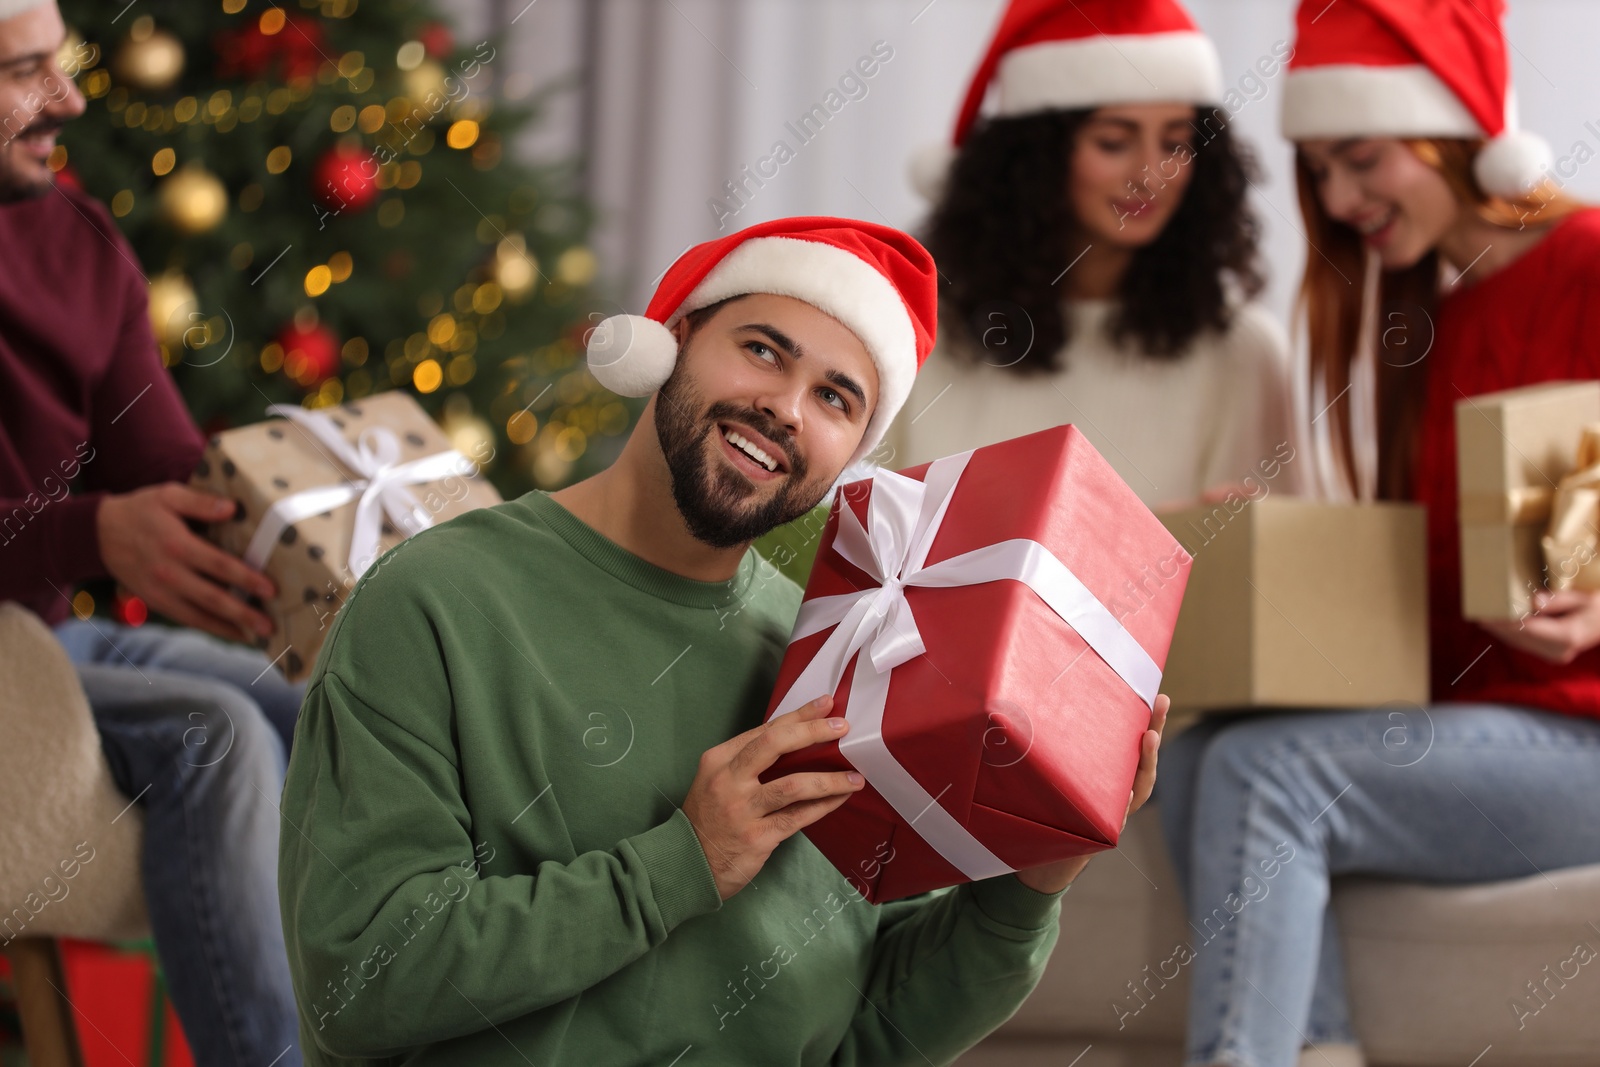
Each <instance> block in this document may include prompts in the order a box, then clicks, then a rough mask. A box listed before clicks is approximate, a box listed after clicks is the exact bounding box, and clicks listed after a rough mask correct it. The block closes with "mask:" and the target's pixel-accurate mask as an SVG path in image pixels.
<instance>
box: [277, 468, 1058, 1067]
mask: <svg viewBox="0 0 1600 1067" xmlns="http://www.w3.org/2000/svg"><path fill="white" fill-rule="evenodd" d="M799 603H800V590H799V589H798V588H796V586H795V585H794V583H792V582H790V581H789V580H788V579H787V578H784V577H782V576H781V575H779V574H778V573H777V571H776V570H775V569H774V568H773V567H772V566H771V565H770V564H767V563H766V562H764V561H763V560H762V559H761V558H760V557H759V556H758V555H756V553H755V552H754V551H753V550H752V551H750V552H749V553H747V554H746V555H745V557H744V559H743V560H742V561H741V563H740V566H739V571H738V574H737V575H736V576H735V577H734V578H733V579H732V580H731V581H728V582H699V581H693V580H690V579H687V578H683V577H681V576H679V575H675V574H672V573H670V572H668V571H666V570H663V569H661V568H659V567H655V566H653V565H651V564H649V563H647V562H645V561H644V560H642V559H640V558H639V557H637V556H635V555H633V554H631V553H629V552H627V551H626V550H624V549H622V548H621V547H620V546H618V545H617V544H615V543H614V542H612V541H609V540H607V539H606V538H604V537H602V536H601V535H600V534H598V533H597V532H595V531H594V530H593V529H592V528H591V527H589V526H587V525H585V524H584V523H583V522H581V521H579V520H578V519H577V518H576V517H575V516H573V515H572V513H571V512H569V511H567V510H566V509H565V508H563V507H562V506H561V505H559V504H557V503H556V502H555V501H553V500H552V499H551V498H550V497H549V496H548V495H547V494H544V493H539V492H534V493H529V494H527V495H525V496H523V497H521V498H520V499H518V500H513V501H509V502H507V503H505V504H502V505H500V506H498V507H493V508H488V509H484V510H480V511H474V512H471V513H469V514H467V515H464V516H462V517H460V518H457V519H454V520H452V521H450V522H447V523H444V524H443V525H441V526H438V527H436V528H434V529H431V530H428V531H425V532H424V533H422V534H420V535H418V536H416V537H413V538H412V539H411V540H409V541H406V542H404V543H403V544H401V545H400V546H399V547H397V548H395V549H394V550H392V551H391V552H389V553H388V554H387V555H385V556H383V557H382V558H381V559H380V560H379V561H378V562H377V563H376V564H374V566H373V567H372V569H371V570H369V571H368V573H367V574H366V575H365V576H364V577H363V579H362V580H361V582H360V583H359V584H358V586H357V588H356V590H355V591H354V593H353V594H352V595H351V597H350V599H349V601H348V602H347V603H346V605H345V607H344V608H343V610H342V611H341V612H340V613H339V615H338V617H337V619H336V621H335V622H334V623H333V625H332V630H331V632H330V633H329V635H328V639H327V641H326V644H325V645H324V647H323V650H322V652H321V654H320V656H319V657H318V660H317V664H316V668H315V671H314V673H313V675H312V677H311V681H310V685H309V688H308V690H307V693H306V698H305V704H304V707H303V709H302V712H301V716H300V721H299V725H298V726H297V727H296V733H295V743H294V756H293V758H292V759H291V760H290V763H289V774H288V781H287V783H286V785H285V786H284V792H283V809H282V810H283V823H282V838H281V851H280V861H279V872H278V886H279V892H280V897H281V905H282V910H283V924H284V930H285V933H286V935H287V941H288V949H289V962H290V968H291V971H292V973H293V976H294V986H295V995H296V998H297V1000H298V1002H299V1009H300V1035H301V1045H302V1049H303V1051H304V1056H305V1062H306V1063H307V1064H311V1065H319V1064H352V1063H361V1064H376V1063H383V1064H399V1063H402V1062H403V1063H406V1064H474V1065H495V1064H506V1065H512V1067H525V1065H527V1064H529V1063H532V1064H537V1065H539V1067H549V1065H560V1064H578V1065H581V1067H612V1065H626V1064H655V1065H661V1067H665V1065H667V1064H679V1065H681V1067H693V1065H696V1064H739V1065H750V1064H871V1065H874V1067H879V1065H887V1064H896V1063H916V1064H922V1063H928V1062H932V1063H945V1062H949V1061H950V1060H952V1059H954V1058H955V1057H956V1055H957V1054H958V1053H960V1052H961V1051H962V1050H964V1049H966V1048H968V1047H970V1046H971V1045H973V1044H975V1043H976V1042H977V1041H978V1040H979V1039H980V1038H982V1037H983V1036H984V1035H985V1034H987V1033H988V1032H989V1031H990V1030H992V1029H994V1028H995V1027H996V1026H998V1025H999V1024H1000V1023H1001V1022H1002V1021H1004V1020H1005V1019H1006V1018H1007V1017H1008V1016H1010V1015H1011V1014H1012V1012H1014V1011H1015V1010H1016V1008H1017V1006H1018V1005H1020V1004H1021V1003H1022V1001H1023V999H1024V998H1025V997H1026V996H1027V995H1028V993H1029V992H1031V991H1032V989H1033V987H1034V985H1035V984H1036V983H1037V981H1038V979H1039V977H1040V974H1041V973H1042V971H1043V969H1044V965H1045V962H1046V960H1047V959H1048V958H1049V955H1050V950H1051V948H1052V946H1053V945H1054V943H1055V940H1056V935H1057V925H1056V919H1057V916H1058V913H1059V909H1060V903H1059V901H1060V896H1061V894H1059V893H1057V894H1043V893H1038V892H1036V891H1034V890H1032V889H1030V888H1028V887H1027V886H1025V885H1023V884H1022V883H1021V882H1020V881H1018V880H1017V878H1016V877H1015V876H1014V875H1007V876H1005V877H1003V878H997V879H990V880H988V881H984V882H978V883H975V884H972V885H967V886H961V887H959V888H957V889H953V890H945V891H942V892H938V893H930V894H925V895H923V896H920V897H914V898H911V899H908V900H903V901H895V902H892V903H889V904H886V905H882V906H878V905H873V904H871V903H868V902H867V901H865V900H864V899H863V898H862V897H861V896H860V895H859V894H858V893H857V892H855V891H854V890H853V889H852V888H851V886H850V884H849V882H848V881H847V880H846V879H845V878H844V877H843V876H842V875H841V874H839V872H838V871H836V870H835V869H834V867H833V866H832V864H830V863H829V862H828V861H827V859H825V858H824V857H823V856H822V854H821V853H820V852H818V851H817V850H816V848H815V847H814V846H813V845H812V844H811V843H810V842H809V841H808V840H807V839H806V838H805V836H804V835H803V834H795V835H794V836H792V837H790V838H789V839H788V840H787V841H785V842H784V843H783V844H782V845H780V846H779V847H778V848H777V849H776V850H775V851H774V852H773V854H772V856H771V858H770V859H769V860H768V861H767V864H766V866H765V867H763V868H762V869H761V872H760V873H759V874H758V875H756V877H755V879H754V880H753V881H752V882H751V883H750V884H749V885H748V886H746V887H745V888H744V889H743V890H741V891H740V892H739V893H737V894H735V895H734V896H733V897H732V898H730V899H729V900H727V901H723V900H721V899H720V897H719V895H718V893H717V889H716V884H715V882H714V880H713V878H712V875H711V868H710V866H709V864H708V863H707V862H706V858H705V853H704V852H703V851H702V849H701V846H700V843H699V840H698V838H697V837H696V836H695V833H694V829H693V827H691V826H690V824H689V820H688V817H687V816H685V815H684V813H683V811H682V809H681V808H680V807H679V804H680V803H681V802H682V800H683V798H684V796H685V794H686V793H687V792H688V790H689V786H690V783H691V782H692V781H693V780H694V775H695V770H696V767H697V765H698V761H699V758H700V755H701V753H703V752H704V751H705V750H706V749H708V748H711V747H713V746H714V745H717V744H719V743H720V742H722V741H725V740H727V739H728V738H729V737H732V736H733V735H734V734H736V733H739V732H741V731H743V730H747V729H749V728H751V727H753V726H756V725H758V724H759V723H760V722H761V719H762V714H763V712H764V710H765V708H766V704H767V701H768V699H769V697H770V694H771V691H772V685H773V681H774V679H775V677H776V674H777V670H778V663H779V660H780V659H781V658H782V656H783V651H784V646H785V644H786V642H787V640H788V635H789V630H790V626H791V624H792V622H793V619H794V616H795V613H796V611H797V610H798V607H799ZM889 862H892V859H890V860H889Z"/></svg>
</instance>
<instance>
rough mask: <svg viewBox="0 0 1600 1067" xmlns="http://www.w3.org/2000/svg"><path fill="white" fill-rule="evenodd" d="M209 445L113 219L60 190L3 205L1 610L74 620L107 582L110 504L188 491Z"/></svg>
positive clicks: (0, 254) (135, 263) (140, 275)
mask: <svg viewBox="0 0 1600 1067" xmlns="http://www.w3.org/2000/svg"><path fill="white" fill-rule="evenodd" d="M219 369H220V368H219ZM204 444H205V442H204V440H203V438H202V437H201V435H200V431H199V430H198V429H197V428H196V427H195V424H194V421H193V420H192V419H191V418H190V417H189V413H188V411H187V409H185V407H184V404H183V398H182V397H181V396H180V395H179V394H178V390H177V387H176V386H175V385H174V384H173V381H172V376H171V375H170V374H168V373H167V370H166V368H165V367H163V366H162V365H161V357H160V354H159V353H158V352H157V350H156V345H155V340H154V338H153V337H152V336H151V332H150V322H149V318H148V313H147V311H146V295H145V279H144V275H143V273H142V272H141V271H140V269H139V264H138V261H137V260H136V259H135V258H134V255H133V249H132V248H130V247H129V245H128V243H127V241H126V240H124V239H123V237H122V235H121V234H120V233H118V232H117V229H116V227H115V225H113V223H112V221H111V218H110V216H109V215H107V214H106V211H105V208H103V207H102V206H101V205H100V204H99V203H98V202H96V201H94V200H92V199H90V198H89V197H88V196H86V195H84V194H83V193H81V192H78V191H76V190H73V189H69V188H65V187H60V186H58V187H57V188H56V190H54V191H52V192H48V193H46V194H45V195H44V196H42V197H39V198H37V199H33V200H25V201H21V202H18V203H10V204H0V600H16V601H20V602H21V603H22V604H23V605H25V606H26V607H28V608H30V609H31V610H33V611H35V612H37V613H38V614H39V615H40V616H42V617H43V618H44V619H45V621H47V622H50V623H55V622H57V621H59V620H61V619H63V618H65V617H66V615H67V613H68V611H69V610H70V608H71V602H70V601H69V600H68V598H69V597H70V596H71V595H72V587H73V586H74V585H75V584H77V583H78V582H80V581H82V580H84V579H85V578H92V577H96V576H99V575H103V574H105V565H104V564H103V563H102V562H101V560H100V544H99V538H98V536H97V534H96V531H95V512H96V510H97V509H98V508H99V506H100V500H101V498H102V497H103V496H105V494H106V493H108V492H110V493H122V492H127V491H129V490H131V489H136V488H139V487H140V486H145V485H152V484H155V483H157V482H164V481H183V480H187V478H188V477H189V473H190V472H191V471H192V470H193V469H194V466H195V463H196V462H197V461H198V460H199V458H200V452H201V449H202V448H203V446H204ZM69 490H70V491H69Z"/></svg>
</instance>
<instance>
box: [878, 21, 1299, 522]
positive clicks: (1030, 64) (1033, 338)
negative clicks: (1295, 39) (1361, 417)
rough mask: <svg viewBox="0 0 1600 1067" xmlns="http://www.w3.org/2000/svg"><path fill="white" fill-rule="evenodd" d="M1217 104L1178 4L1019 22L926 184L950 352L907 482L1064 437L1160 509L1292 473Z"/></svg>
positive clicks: (927, 394)
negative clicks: (1038, 439) (1077, 439)
mask: <svg viewBox="0 0 1600 1067" xmlns="http://www.w3.org/2000/svg"><path fill="white" fill-rule="evenodd" d="M1282 58H1283V57H1282V56H1279V57H1278V61H1281V59H1282ZM991 86H992V87H993V88H994V89H996V90H997V93H996V95H997V96H998V107H997V108H996V109H995V110H994V113H992V114H990V115H989V116H987V117H984V118H980V117H979V115H978V111H979V106H980V105H981V104H982V102H983V100H984V97H985V95H986V94H987V93H988V91H989V90H990V89H991ZM1222 97H1223V92H1222V84H1221V77H1220V74H1219V71H1218V62H1217V57H1216V52H1215V49H1214V48H1213V47H1212V45H1211V42H1210V41H1209V40H1207V39H1206V38H1205V37H1204V36H1203V35H1202V34H1200V33H1199V32H1198V31H1197V30H1196V29H1195V27H1194V24H1193V23H1192V22H1191V21H1190V19H1189V17H1188V15H1187V14H1186V13H1185V12H1184V11H1183V10H1182V9H1181V8H1180V7H1178V5H1177V3H1176V2H1175V0H1160V2H1157V0H1141V2H1129V0H1116V2H1110V0H1106V2H1086V0H1077V2H1064V0H1014V2H1013V3H1012V4H1011V5H1010V6H1009V8H1008V9H1007V11H1006V13H1005V15H1004V17H1003V18H1002V21H1001V24H1000V27H999V30H998V31H997V33H996V35H995V39H994V41H993V43H992V44H991V46H990V49H989V52H988V55H987V56H986V58H985V59H984V61H983V64H982V65H981V66H980V67H979V69H978V72H977V75H976V76H975V78H974V81H973V84H972V87H971V89H970V91H969V93H968V96H967V100H966V105H965V107H964V108H963V110H962V113H961V116H960V118H959V119H958V121H957V126H956V132H955V137H954V140H955V143H956V144H957V145H958V146H959V148H958V150H957V151H956V153H955V155H954V158H953V159H952V160H950V161H949V162H948V164H933V165H932V166H931V168H930V167H924V171H925V173H924V174H922V175H919V176H918V177H919V182H918V184H919V185H921V186H922V187H923V188H924V190H925V191H930V192H935V193H937V198H936V204H935V207H934V210H933V214H932V219H931V222H930V225H929V227H928V232H927V236H926V243H927V245H928V247H929V249H930V250H931V251H932V252H933V254H934V258H935V260H936V261H937V262H938V264H939V269H940V274H941V286H942V294H941V295H942V300H943V304H942V307H941V311H942V314H941V317H940V327H941V330H940V332H941V334H942V335H943V336H942V337H941V341H940V347H939V349H938V350H937V351H936V352H935V353H934V355H933V356H932V357H931V358H930V359H929V363H928V366H927V367H926V368H925V369H924V371H923V373H922V375H921V376H920V377H919V380H918V383H917V386H916V389H915V391H914V392H913V394H912V398H911V400H910V401H908V403H907V405H906V408H905V410H904V412H903V414H902V416H901V420H900V424H899V426H897V427H896V433H895V434H894V436H892V437H891V443H892V444H894V445H895V446H896V447H897V449H898V450H899V451H898V454H897V455H896V456H895V457H894V458H893V460H892V462H893V463H895V464H896V465H902V464H905V463H918V462H922V461H924V460H927V459H932V458H934V457H935V456H939V455H945V454H948V453H951V452H957V451H961V450H963V449H966V448H972V447H976V446H978V445H983V444H988V443H990V442H992V441H995V440H1000V439H1003V438H1007V437H1014V436H1017V435H1019V434H1024V433H1029V432H1032V431H1034V430H1039V429H1043V428H1045V427H1048V426H1054V425H1058V424H1060V423H1064V422H1071V423H1075V424H1077V426H1078V428H1079V429H1080V430H1082V431H1083V432H1084V433H1085V434H1086V435H1087V436H1088V437H1089V439H1090V441H1091V442H1093V443H1094V445H1095V446H1096V447H1097V448H1098V449H1099V450H1100V452H1101V453H1102V454H1103V455H1104V456H1105V457H1106V459H1107V460H1109V461H1110V463H1111V464H1112V466H1113V467H1115V468H1116V469H1117V471H1118V473H1119V474H1121V475H1122V477H1123V479H1124V480H1125V481H1127V482H1128V484H1129V485H1131V486H1132V487H1133V488H1134V490H1135V491H1136V492H1138V493H1139V495H1140V496H1141V497H1142V498H1143V499H1145V500H1146V501H1147V502H1151V503H1165V502H1176V501H1188V500H1191V499H1193V498H1195V497H1196V496H1199V495H1200V494H1201V493H1202V491H1204V490H1206V489H1208V488H1213V487H1219V486H1223V485H1236V484H1239V483H1245V484H1247V485H1248V484H1249V483H1250V481H1251V479H1252V478H1256V479H1259V478H1261V477H1262V476H1263V475H1267V476H1270V477H1277V476H1278V475H1279V474H1280V473H1281V472H1282V471H1283V470H1285V468H1284V467H1283V464H1284V463H1285V462H1286V461H1287V460H1288V459H1290V458H1292V457H1293V455H1294V452H1293V447H1292V445H1291V444H1290V443H1289V430H1288V424H1289V414H1288V400H1287V396H1288V390H1287V372H1286V366H1285V365H1286V355H1285V350H1286V343H1285V341H1284V338H1283V334H1282V331H1281V330H1280V329H1279V327H1278V326H1277V324H1276V323H1275V322H1274V321H1273V320H1272V319H1271V318H1270V317H1269V316H1268V315H1267V314H1266V312H1264V311H1263V310H1262V309H1261V308H1259V307H1258V306H1256V305H1254V304H1252V303H1249V300H1250V298H1251V297H1253V296H1255V295H1256V294H1257V293H1258V292H1259V291H1260V290H1261V288H1262V278H1261V275H1260V273H1259V271H1258V268H1257V262H1256V261H1257V244H1258V240H1259V236H1260V228H1259V225H1258V223H1257V221H1256V219H1255V217H1254V215H1253V214H1252V212H1251V210H1250V208H1249V206H1248V205H1247V203H1246V196H1247V194H1248V192H1249V187H1250V183H1251V181H1252V180H1253V178H1254V173H1255V164H1254V159H1253V157H1252V155H1251V153H1250V152H1249V151H1248V149H1247V148H1246V147H1245V146H1244V145H1242V144H1240V143H1239V142H1238V141H1237V140H1236V138H1235V137H1234V135H1233V132H1232V130H1231V129H1230V127H1229V125H1228V119H1229V114H1228V111H1227V110H1226V109H1225V108H1224V107H1221V106H1219V105H1220V103H1221V101H1222ZM923 162H924V163H927V162H928V161H926V160H925V161H923ZM930 170H931V173H928V171H930ZM1286 480H1287V479H1286V478H1278V480H1277V481H1276V482H1275V483H1274V486H1273V487H1274V488H1279V489H1282V488H1285V481H1286Z"/></svg>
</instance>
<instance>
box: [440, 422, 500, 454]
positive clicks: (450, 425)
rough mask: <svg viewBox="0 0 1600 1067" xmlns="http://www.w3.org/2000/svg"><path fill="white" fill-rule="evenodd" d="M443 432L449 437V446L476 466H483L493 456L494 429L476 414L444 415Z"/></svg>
mask: <svg viewBox="0 0 1600 1067" xmlns="http://www.w3.org/2000/svg"><path fill="white" fill-rule="evenodd" d="M444 432H445V436H446V437H448V438H450V447H451V448H453V449H455V450H456V451H457V452H460V453H461V454H462V455H463V456H466V457H467V458H468V459H470V460H472V462H474V463H476V464H477V465H478V466H480V467H482V466H485V465H486V464H487V463H488V462H489V460H490V459H492V458H493V456H494V430H493V428H491V427H490V425H489V424H488V423H487V422H485V421H484V420H483V419H481V418H479V417H478V416H476V415H458V416H456V417H454V418H451V417H449V416H446V417H445V420H444Z"/></svg>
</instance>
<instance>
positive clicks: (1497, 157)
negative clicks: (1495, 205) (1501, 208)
mask: <svg viewBox="0 0 1600 1067" xmlns="http://www.w3.org/2000/svg"><path fill="white" fill-rule="evenodd" d="M1553 161H1554V159H1553V156H1552V155H1551V152H1550V145H1549V144H1548V143H1547V142H1546V141H1545V139H1544V138H1543V137H1540V136H1539V135H1538V134H1535V133H1529V132H1528V131H1527V130H1506V131H1505V132H1504V133H1502V134H1500V136H1498V137H1495V138H1493V139H1492V140H1490V141H1489V143H1488V144H1486V145H1484V146H1483V148H1482V150H1480V151H1479V152H1478V156H1477V158H1476V159H1474V160H1473V161H1472V175H1473V177H1475V178H1477V179H1478V188H1480V189H1482V190H1483V191H1484V192H1485V193H1488V194H1489V195H1490V196H1502V197H1518V196H1526V195H1527V194H1528V193H1530V192H1532V191H1533V189H1534V187H1535V186H1536V185H1538V183H1539V179H1540V178H1542V177H1543V176H1544V173H1545V171H1547V170H1549V169H1550V164H1551V163H1552V162H1553Z"/></svg>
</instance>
